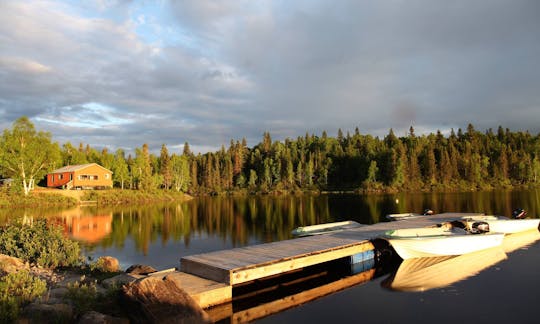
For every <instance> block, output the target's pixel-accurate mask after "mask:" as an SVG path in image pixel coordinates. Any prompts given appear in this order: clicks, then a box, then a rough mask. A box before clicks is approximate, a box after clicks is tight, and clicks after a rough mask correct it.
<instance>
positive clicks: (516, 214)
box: [512, 208, 527, 219]
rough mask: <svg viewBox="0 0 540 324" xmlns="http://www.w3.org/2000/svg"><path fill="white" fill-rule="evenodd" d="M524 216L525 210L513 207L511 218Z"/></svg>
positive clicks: (525, 214)
mask: <svg viewBox="0 0 540 324" xmlns="http://www.w3.org/2000/svg"><path fill="white" fill-rule="evenodd" d="M525 216H527V212H526V211H525V209H523V208H517V209H514V211H512V217H513V218H517V219H520V218H525Z"/></svg>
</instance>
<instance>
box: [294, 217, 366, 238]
mask: <svg viewBox="0 0 540 324" xmlns="http://www.w3.org/2000/svg"><path fill="white" fill-rule="evenodd" d="M360 226H364V225H363V224H360V223H358V222H355V221H351V220H349V221H343V222H335V223H325V224H318V225H310V226H301V227H297V228H295V229H294V230H292V232H291V234H292V235H294V236H308V235H319V234H328V233H332V232H336V231H343V230H346V229H351V228H356V227H360Z"/></svg>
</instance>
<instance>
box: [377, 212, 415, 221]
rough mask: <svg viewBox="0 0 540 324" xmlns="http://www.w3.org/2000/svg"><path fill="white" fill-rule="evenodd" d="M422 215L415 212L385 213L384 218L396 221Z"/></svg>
mask: <svg viewBox="0 0 540 324" xmlns="http://www.w3.org/2000/svg"><path fill="white" fill-rule="evenodd" d="M422 216H424V215H422V214H416V213H400V214H388V215H386V219H388V220H391V221H398V220H404V219H412V218H418V217H422Z"/></svg>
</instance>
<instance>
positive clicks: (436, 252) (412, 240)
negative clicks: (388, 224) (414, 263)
mask: <svg viewBox="0 0 540 324" xmlns="http://www.w3.org/2000/svg"><path fill="white" fill-rule="evenodd" d="M381 238H383V239H385V240H387V241H388V242H389V243H390V245H391V246H392V247H393V248H394V250H395V251H396V252H397V253H398V255H399V256H400V257H401V258H402V259H404V260H406V259H411V258H424V257H435V256H444V255H461V254H465V253H470V252H475V251H479V250H483V249H488V248H491V247H495V246H499V245H501V242H502V240H503V238H504V234H503V233H494V232H488V233H483V234H470V233H469V232H467V231H466V230H464V229H461V228H455V227H446V226H441V227H423V228H408V229H397V230H392V231H387V232H386V233H385V234H384V235H382V236H381Z"/></svg>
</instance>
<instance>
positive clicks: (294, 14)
mask: <svg viewBox="0 0 540 324" xmlns="http://www.w3.org/2000/svg"><path fill="white" fill-rule="evenodd" d="M539 7H540V6H539V5H538V4H537V2H536V1H525V0H523V1H521V0H519V1H514V2H512V3H511V4H510V3H509V2H508V1H503V0H489V1H488V0H477V1H452V2H448V3H446V2H445V3H433V2H431V1H420V0H413V1H398V0H395V1H385V2H374V1H339V2H335V1H300V2H294V3H290V2H288V1H247V0H246V1H227V2H222V1H160V2H155V3H154V2H134V1H83V2H81V3H73V2H57V1H47V2H44V1H25V2H19V1H2V2H0V117H1V122H0V127H4V128H5V127H9V125H10V123H11V122H12V121H14V120H15V119H16V118H18V117H20V116H21V115H27V116H29V117H31V118H32V121H34V122H36V124H37V125H36V126H37V127H38V128H44V129H45V130H49V131H51V133H52V134H53V136H54V138H55V139H57V140H59V141H61V142H65V141H71V142H74V143H77V142H79V141H80V142H84V143H89V144H91V145H92V146H94V145H95V146H98V147H99V146H100V145H103V146H105V145H107V146H110V147H123V148H131V149H133V148H134V147H140V146H141V145H142V144H143V143H148V144H149V145H150V147H151V148H152V149H153V150H155V151H157V150H159V148H160V147H161V144H163V143H165V144H167V145H171V147H178V148H180V147H181V145H182V144H183V143H184V142H186V141H187V142H189V143H190V146H191V147H192V149H194V150H197V148H200V149H201V150H207V149H208V148H211V147H214V148H216V149H218V148H219V147H220V146H221V145H222V144H224V145H228V143H229V141H230V139H234V140H236V139H241V138H243V137H245V138H247V139H248V144H249V145H254V144H256V143H257V142H259V141H260V139H261V136H262V134H263V132H265V131H269V132H270V133H271V134H272V137H273V138H274V139H284V138H285V137H291V138H295V137H296V136H302V135H303V134H304V133H305V132H306V131H307V132H309V133H316V134H320V133H321V132H322V131H323V130H326V131H327V132H328V133H329V135H333V134H335V133H337V129H338V128H341V129H343V130H344V131H346V130H351V131H352V130H353V129H354V128H355V127H359V129H360V131H361V132H362V133H364V134H366V133H370V134H374V135H384V134H386V133H387V132H388V130H389V129H390V128H394V130H395V131H396V133H397V134H405V133H406V131H407V130H408V128H409V126H411V125H413V126H414V127H415V129H417V133H419V131H420V130H425V131H436V130H437V129H444V130H447V129H449V128H458V127H466V125H467V124H468V123H473V124H474V125H475V126H476V128H477V129H485V128H490V127H491V128H496V127H497V126H498V125H502V126H503V127H509V128H511V129H528V130H530V131H531V132H534V133H536V132H539V131H540V126H538V124H537V123H536V120H538V119H539V117H540V116H539V114H540V109H539V106H540V97H538V95H537V91H538V90H537V89H538V88H539V84H540V73H539V72H540V62H539V61H538V59H537V58H538V57H539V56H540V34H539V33H537V32H536V31H537V30H540V17H538V16H539V13H540V10H539V9H540V8H539Z"/></svg>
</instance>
